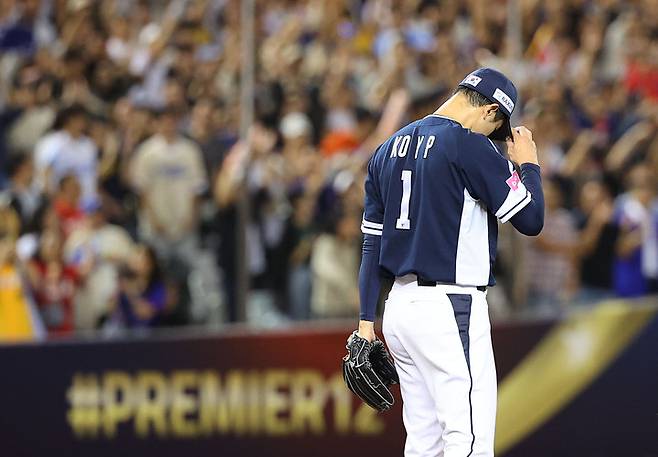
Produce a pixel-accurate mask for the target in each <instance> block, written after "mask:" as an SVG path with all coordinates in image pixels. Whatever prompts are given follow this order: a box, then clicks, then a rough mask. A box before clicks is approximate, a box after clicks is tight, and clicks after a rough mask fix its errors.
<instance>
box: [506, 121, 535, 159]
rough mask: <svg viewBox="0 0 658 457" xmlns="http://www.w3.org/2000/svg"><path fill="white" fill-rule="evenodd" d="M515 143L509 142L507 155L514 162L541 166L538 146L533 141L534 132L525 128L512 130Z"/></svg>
mask: <svg viewBox="0 0 658 457" xmlns="http://www.w3.org/2000/svg"><path fill="white" fill-rule="evenodd" d="M512 136H513V137H514V138H513V141H512V140H510V139H508V140H507V154H508V155H509V158H510V160H511V161H512V162H514V163H516V164H518V165H521V164H522V163H534V164H535V165H539V160H538V159H537V145H536V144H535V142H534V141H532V132H531V131H530V130H528V129H527V128H526V127H524V126H520V127H514V128H512Z"/></svg>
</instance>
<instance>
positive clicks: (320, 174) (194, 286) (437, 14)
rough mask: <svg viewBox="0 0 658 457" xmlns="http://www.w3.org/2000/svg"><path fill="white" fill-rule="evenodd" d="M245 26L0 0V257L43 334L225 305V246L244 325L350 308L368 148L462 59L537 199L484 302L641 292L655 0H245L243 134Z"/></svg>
mask: <svg viewBox="0 0 658 457" xmlns="http://www.w3.org/2000/svg"><path fill="white" fill-rule="evenodd" d="M510 15H513V17H511V16H510ZM508 19H513V20H511V21H508ZM514 24H516V26H515V25H514ZM242 38H243V37H242V31H241V26H240V2H239V1H237V0H194V1H185V0H173V1H164V0H163V1H156V0H152V1H148V0H103V1H90V0H41V1H40V0H0V53H1V55H0V170H1V172H0V190H1V191H2V193H1V194H0V195H1V196H0V273H2V274H7V271H14V272H15V273H16V274H18V275H19V276H20V277H21V278H22V284H23V288H24V293H25V294H26V295H28V296H29V297H30V299H31V300H33V301H34V303H35V305H36V307H37V308H38V309H39V312H40V315H41V317H42V319H43V322H44V323H45V325H46V327H47V328H48V330H49V332H51V333H52V334H70V333H71V332H73V331H75V330H85V329H97V328H103V329H108V331H110V330H112V329H123V328H142V327H153V326H164V325H166V326H171V325H184V324H189V323H208V322H211V323H217V322H224V321H233V320H235V319H236V318H237V317H238V312H237V308H236V302H237V300H238V299H237V297H238V289H237V288H238V284H239V282H240V281H239V275H238V269H237V267H236V265H237V263H238V261H239V260H242V261H243V263H244V268H245V269H246V270H247V272H248V276H249V279H250V280H249V284H250V293H249V294H248V306H247V319H248V320H249V321H252V322H253V321H261V322H271V323H272V324H276V323H277V322H281V321H287V320H301V319H309V318H333V317H353V318H355V317H356V315H357V310H358V290H357V272H358V265H359V259H360V242H361V235H360V232H359V225H360V219H361V214H362V201H363V178H364V169H365V164H366V163H367V161H368V159H369V157H370V155H371V154H372V152H373V151H374V150H375V148H376V147H377V145H378V144H380V143H381V142H382V141H383V140H385V139H386V138H387V137H388V136H389V135H391V134H392V133H393V132H395V131H396V130H397V129H398V128H399V127H401V126H402V125H404V124H405V123H407V122H410V121H412V120H414V119H418V118H420V117H423V116H425V115H426V114H429V113H431V112H433V111H434V110H435V109H436V108H437V107H438V106H439V105H440V104H441V103H442V101H443V100H445V99H446V98H447V97H448V96H449V95H450V93H451V90H452V89H453V88H454V86H455V85H456V84H457V83H458V82H459V81H461V79H462V78H463V77H464V75H466V74H467V73H468V72H470V71H471V70H472V69H474V68H476V67H477V66H493V67H495V68H498V69H500V70H502V71H504V72H506V73H507V74H508V75H509V76H510V77H511V78H512V79H513V80H514V81H515V82H516V83H517V86H518V88H519V92H520V98H521V106H520V107H519V109H518V110H517V111H518V114H516V115H515V116H517V117H516V118H515V119H514V123H515V124H524V125H526V126H528V128H530V129H531V130H532V131H533V132H534V138H535V141H536V142H537V145H538V149H539V154H540V163H541V165H542V174H543V180H544V185H545V193H546V203H547V210H546V211H547V214H546V223H545V228H544V232H543V233H542V235H541V236H540V237H538V238H532V239H530V238H522V237H518V236H515V235H514V234H513V233H512V231H511V230H509V229H508V228H505V229H504V231H503V234H502V238H503V239H502V247H501V253H500V255H499V258H498V260H497V264H496V271H497V276H498V279H499V287H496V288H495V289H493V290H492V292H491V293H492V295H493V296H494V297H492V298H495V299H494V302H497V303H499V305H497V306H496V307H495V308H496V309H497V311H496V312H498V313H500V315H505V314H507V313H509V312H523V311H528V312H535V311H536V312H540V311H544V310H548V311H549V312H555V311H560V310H563V309H566V308H567V307H569V306H570V304H572V303H588V302H590V303H592V302H596V301H597V300H601V299H605V298H609V297H614V296H619V297H633V296H640V295H645V294H649V293H652V292H655V291H656V290H657V286H658V204H657V203H658V200H657V199H656V192H657V190H658V187H657V180H656V173H658V129H657V127H658V1H656V0H635V1H621V0H598V1H594V0H592V1H587V0H552V1H550V2H539V1H538V0H516V1H514V2H513V6H510V5H509V4H508V2H506V1H504V0H494V1H486V0H469V1H464V2H461V1H457V0H399V1H393V0H337V1H323V0H268V1H265V0H256V6H255V46H256V53H255V63H256V66H255V120H254V122H253V125H251V126H250V127H249V129H248V133H247V135H246V137H245V138H243V139H242V140H241V139H240V135H239V130H240V125H239V123H240V108H241V106H240V98H239V97H240V80H241V74H240V72H241V67H240V64H241V43H242ZM241 215H243V216H244V217H241ZM243 220H245V221H246V224H245V225H242V224H241V221H243ZM242 244H244V245H245V246H246V255H242V253H241V251H240V248H239V246H241V245H242ZM0 283H3V282H2V278H1V277H0Z"/></svg>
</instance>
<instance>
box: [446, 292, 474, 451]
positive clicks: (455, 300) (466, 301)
mask: <svg viewBox="0 0 658 457" xmlns="http://www.w3.org/2000/svg"><path fill="white" fill-rule="evenodd" d="M448 299H450V303H452V310H453V312H454V313H455V321H456V322H457V328H458V329H459V338H460V339H461V341H462V348H463V349H464V357H465V358H466V365H467V366H468V378H469V380H470V383H471V384H470V386H469V389H468V406H469V408H470V421H471V436H473V440H472V441H471V451H470V452H469V453H468V455H467V456H466V457H469V456H470V455H471V454H472V453H473V445H474V444H475V433H473V403H472V401H471V394H472V392H473V377H472V376H471V358H470V354H469V343H470V341H469V337H468V328H469V325H470V322H471V305H472V303H473V297H472V296H471V295H470V294H448Z"/></svg>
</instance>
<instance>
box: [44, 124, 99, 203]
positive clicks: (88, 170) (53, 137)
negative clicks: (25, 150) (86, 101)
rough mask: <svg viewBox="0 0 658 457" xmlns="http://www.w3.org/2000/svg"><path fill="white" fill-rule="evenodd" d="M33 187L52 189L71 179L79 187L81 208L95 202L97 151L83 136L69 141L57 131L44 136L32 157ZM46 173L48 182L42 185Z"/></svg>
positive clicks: (93, 144) (91, 142) (69, 136)
mask: <svg viewBox="0 0 658 457" xmlns="http://www.w3.org/2000/svg"><path fill="white" fill-rule="evenodd" d="M34 166H35V170H36V176H37V183H38V185H39V187H40V188H41V189H44V188H50V189H56V188H57V185H58V184H59V181H60V180H61V179H62V178H63V177H64V176H66V175H71V174H72V175H75V176H76V177H77V178H78V180H79V181H80V186H81V187H82V204H83V205H88V204H92V203H94V202H95V201H96V199H97V189H96V186H97V180H98V148H97V147H96V144H95V143H94V142H93V141H92V140H91V139H90V138H89V137H86V136H80V137H78V138H73V137H72V136H71V135H69V134H68V133H67V132H65V131H63V130H60V131H56V132H53V133H49V134H48V135H46V136H44V137H43V138H42V139H41V140H40V141H39V142H38V143H37V145H36V149H35V155H34ZM48 170H50V181H49V182H48V183H46V182H45V180H46V179H47V178H46V175H47V171H48Z"/></svg>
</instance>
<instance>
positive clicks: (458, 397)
mask: <svg viewBox="0 0 658 457" xmlns="http://www.w3.org/2000/svg"><path fill="white" fill-rule="evenodd" d="M383 332H384V337H385V339H386V345H387V346H388V349H389V351H390V352H391V354H392V355H393V358H394V360H395V366H396V369H397V371H398V374H399V376H400V390H401V392H402V401H403V405H402V419H403V421H404V427H405V429H406V431H407V440H406V444H405V448H404V455H405V457H485V456H487V457H489V456H493V455H494V454H493V444H494V431H495V422H496V389H497V387H496V367H495V362H494V356H493V348H492V345H491V325H490V323H489V313H488V306H487V300H486V292H482V291H478V290H477V289H476V288H475V287H462V286H455V285H437V286H429V287H428V286H419V285H418V284H417V282H416V276H415V275H407V276H403V277H401V278H398V279H396V281H395V283H394V285H393V288H392V289H391V292H390V294H389V296H388V299H387V300H386V308H385V311H384V320H383Z"/></svg>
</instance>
